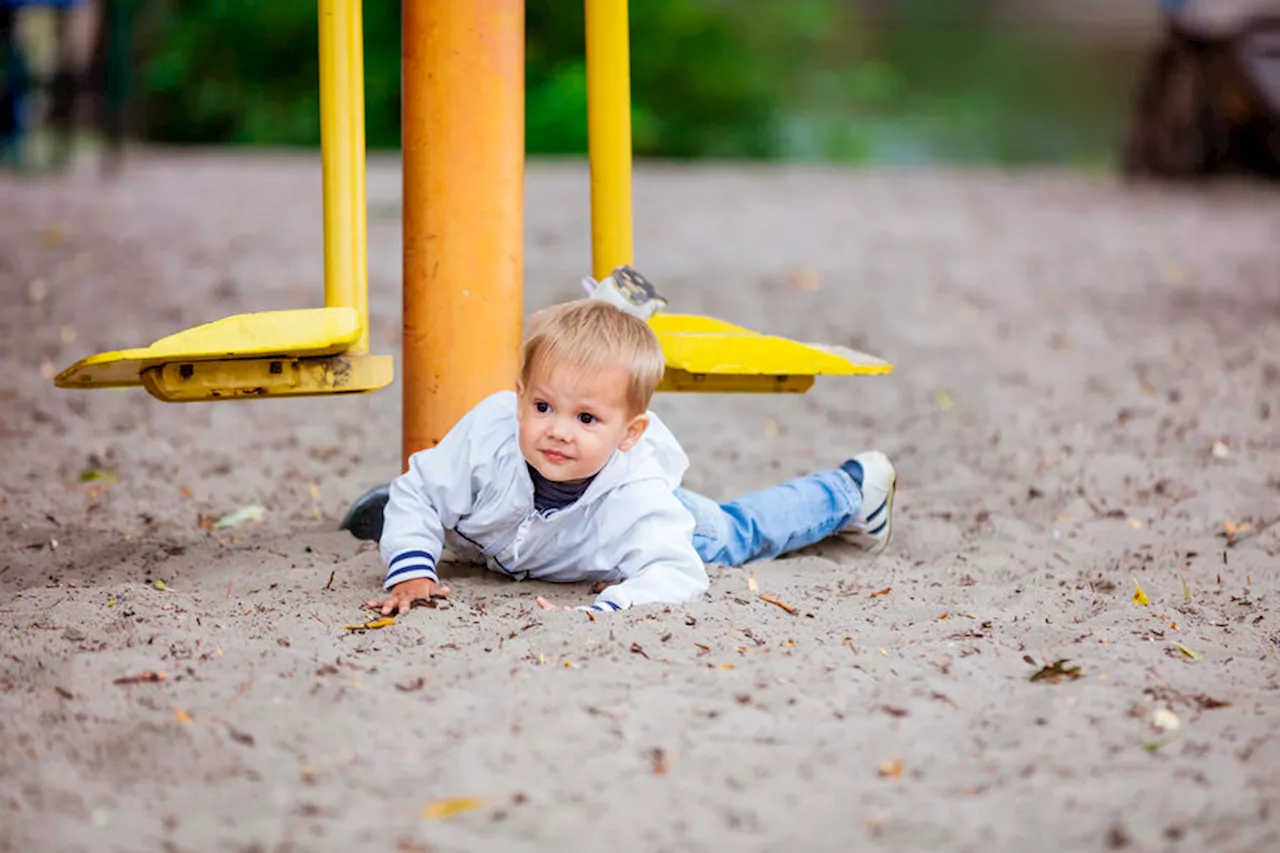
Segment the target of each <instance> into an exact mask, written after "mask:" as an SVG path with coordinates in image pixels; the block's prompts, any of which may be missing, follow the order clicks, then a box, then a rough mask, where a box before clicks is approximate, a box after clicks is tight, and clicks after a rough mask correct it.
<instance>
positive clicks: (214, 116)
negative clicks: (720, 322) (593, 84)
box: [0, 0, 1159, 165]
mask: <svg viewBox="0 0 1280 853" xmlns="http://www.w3.org/2000/svg"><path fill="white" fill-rule="evenodd" d="M4 2H5V0H0V4H3V3H4ZM111 2H112V3H113V4H114V5H115V8H116V10H117V11H118V12H122V14H123V15H124V17H125V19H127V20H129V21H130V22H131V27H130V32H129V34H128V36H129V37H128V38H127V39H126V38H118V39H117V41H116V43H115V44H116V47H115V48H114V49H115V50H117V51H119V50H122V49H127V50H128V51H129V53H130V56H131V61H130V63H129V68H128V74H127V80H126V81H124V83H127V92H128V95H129V102H130V107H129V110H128V117H129V125H128V126H129V129H130V134H131V135H132V136H134V137H136V138H141V139H143V140H148V141H152V142H157V143H171V144H175V143H176V144H201V145H209V144H230V145H245V146H314V145H317V144H318V142H319V98H318V90H317V82H316V81H317V53H316V42H317V33H316V26H317V23H316V3H315V0H111ZM81 5H82V6H84V7H85V8H86V10H87V11H86V12H85V14H88V15H93V14H94V13H95V10H96V11H97V12H100V9H101V0H86V2H84V3H83V4H81ZM364 20H365V75H366V77H365V79H366V110H367V137H368V143H369V146H370V148H371V149H374V150H377V149H394V148H396V147H397V145H398V142H399V136H400V126H399V120H400V103H399V99H400V35H399V25H400V0H365V3H364ZM1158 32H1159V18H1158V3H1157V2H1156V0H1074V1H1073V2H1067V0H1062V2H1048V0H785V1H784V0H632V2H631V33H632V56H631V60H632V76H633V109H634V120H633V125H634V134H635V148H636V153H637V156H640V157H661V158H753V159H787V160H800V161H834V162H854V163H891V164H917V163H932V162H946V163H966V164H974V163H998V164H1027V163H1069V164H1076V165H1104V164H1107V163H1110V162H1112V161H1113V160H1114V159H1115V157H1116V153H1117V151H1118V146H1119V142H1120V138H1121V137H1122V135H1123V132H1124V126H1125V123H1126V120H1127V117H1128V113H1129V108H1130V102H1131V95H1132V91H1133V87H1134V84H1135V80H1136V77H1137V75H1138V72H1139V69H1140V67H1141V63H1142V59H1143V56H1144V52H1145V51H1146V50H1147V49H1148V48H1149V47H1150V45H1151V44H1152V42H1154V40H1155V39H1156V37H1157V35H1158ZM121 45H125V46H126V47H123V48H122V47H121ZM527 45H528V48H527V72H528V73H527V111H526V120H527V145H528V150H529V152H530V153H531V154H545V155H579V154H583V153H585V151H586V144H587V135H586V65H585V61H584V35H583V0H530V2H529V3H528V4H527ZM117 88H119V87H117Z"/></svg>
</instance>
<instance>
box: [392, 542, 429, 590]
mask: <svg viewBox="0 0 1280 853" xmlns="http://www.w3.org/2000/svg"><path fill="white" fill-rule="evenodd" d="M414 578H430V579H431V580H433V581H437V582H438V581H439V580H440V576H439V575H437V574H436V558H435V557H433V556H431V555H430V554H428V553H427V552H426V551H404V552H403V553H400V554H397V555H396V556H395V557H393V558H392V560H391V562H390V563H388V564H387V577H386V580H384V581H383V582H382V588H383V589H391V587H393V586H395V585H396V584H398V583H404V582H405V581H411V580H413V579H414Z"/></svg>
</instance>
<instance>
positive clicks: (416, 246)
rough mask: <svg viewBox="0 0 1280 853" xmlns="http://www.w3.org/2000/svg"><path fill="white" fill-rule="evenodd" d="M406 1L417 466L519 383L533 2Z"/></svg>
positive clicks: (409, 312)
mask: <svg viewBox="0 0 1280 853" xmlns="http://www.w3.org/2000/svg"><path fill="white" fill-rule="evenodd" d="M402 9H403V12H402V15H403V20H402V30H401V32H402V38H403V44H402V48H401V49H402V51H403V58H404V67H403V107H402V109H403V120H402V137H403V138H402V149H403V157H404V370H403V383H404V385H403V389H404V408H403V419H404V422H403V458H404V461H406V462H407V460H408V457H409V456H410V455H411V454H412V453H415V452H416V451H418V450H421V449H423V448H428V447H433V446H435V445H436V444H437V443H438V442H439V441H440V439H441V438H443V437H444V434H445V433H446V432H448V430H449V429H450V428H451V427H452V426H453V425H454V424H455V423H456V422H457V421H458V419H459V418H461V417H462V415H464V414H465V413H466V412H467V410H468V409H470V408H471V407H472V406H474V405H475V404H476V403H477V402H479V401H480V400H481V399H483V398H484V397H486V396H488V395H489V394H492V393H493V392H495V391H498V390H501V389H504V388H512V387H514V385H515V380H516V372H517V370H518V369H519V353H520V330H521V319H522V316H523V298H522V293H523V282H522V275H523V245H522V241H523V227H522V226H523V222H522V215H523V205H524V2H523V0H405V2H404V3H403V4H402Z"/></svg>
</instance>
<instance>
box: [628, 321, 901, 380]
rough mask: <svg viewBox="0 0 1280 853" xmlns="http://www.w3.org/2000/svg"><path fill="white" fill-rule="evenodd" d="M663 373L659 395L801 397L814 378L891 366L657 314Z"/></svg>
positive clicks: (847, 352) (842, 350)
mask: <svg viewBox="0 0 1280 853" xmlns="http://www.w3.org/2000/svg"><path fill="white" fill-rule="evenodd" d="M649 324H650V326H652V327H653V330H654V332H655V333H657V336H658V340H659V341H660V342H661V343H662V350H663V353H664V354H665V355H666V358H667V370H666V374H665V375H664V376H663V379H662V384H661V385H659V386H658V390H660V391H684V392H699V391H703V392H708V393H734V392H740V393H762V392H763V393H770V392H772V393H803V392H804V391H807V390H808V389H809V388H810V387H812V386H813V383H814V377H816V376H876V375H883V374H886V373H891V372H892V371H893V365H892V364H890V363H889V362H887V361H884V360H883V359H880V358H876V357H875V356H873V355H867V354H866V353H862V352H858V351H856V350H852V349H848V348H846V347H838V346H830V345H825V344H804V343H798V342H796V341H792V340H788V339H787V338H780V337H776V336H773V335H765V334H761V333H760V332H757V331H754V330H752V329H746V328H743V327H742V326H735V325H734V324H732V323H727V322H725V321H723V320H717V319H715V318H713V317H701V316H698V315H694V314H657V315H655V316H654V317H653V319H652V320H650V321H649Z"/></svg>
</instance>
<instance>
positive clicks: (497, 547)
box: [480, 510, 537, 560]
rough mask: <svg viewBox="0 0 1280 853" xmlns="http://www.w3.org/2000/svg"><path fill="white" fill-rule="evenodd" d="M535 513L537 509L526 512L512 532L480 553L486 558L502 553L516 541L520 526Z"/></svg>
mask: <svg viewBox="0 0 1280 853" xmlns="http://www.w3.org/2000/svg"><path fill="white" fill-rule="evenodd" d="M535 515H537V512H536V511H535V510H530V511H529V512H527V513H525V516H524V518H522V519H520V522H519V523H518V524H517V525H516V526H515V527H514V528H512V529H511V532H510V533H508V534H507V535H506V536H503V537H502V538H501V539H499V540H498V541H497V542H496V543H495V544H493V545H490V546H489V547H488V548H485V549H484V550H483V551H481V552H480V553H481V554H482V555H483V556H484V558H485V559H486V560H487V559H489V558H490V557H493V556H496V555H498V554H500V553H502V550H503V549H504V548H506V547H507V546H508V545H510V544H511V543H512V541H514V540H515V538H516V537H517V536H519V535H520V528H522V527H524V525H525V523H526V522H527V521H529V519H531V518H533V516H535Z"/></svg>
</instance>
